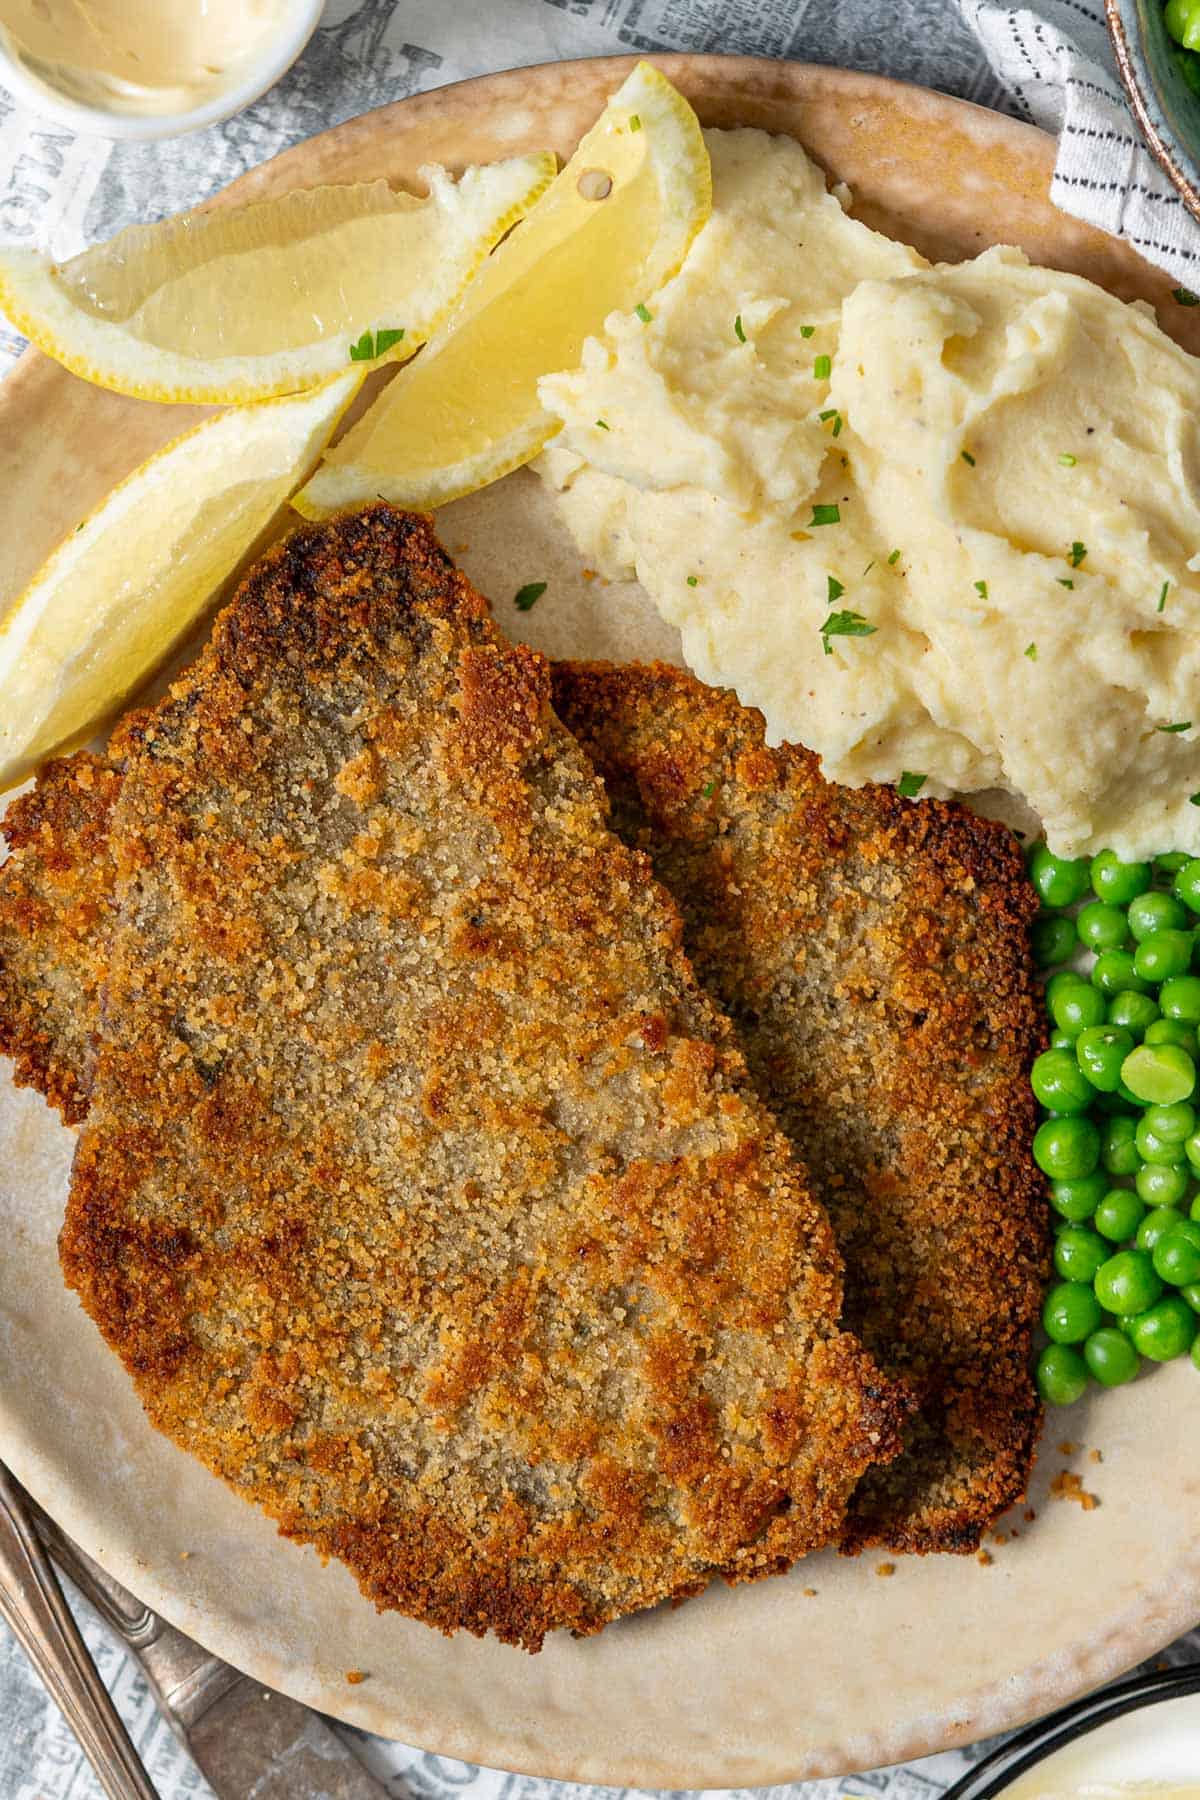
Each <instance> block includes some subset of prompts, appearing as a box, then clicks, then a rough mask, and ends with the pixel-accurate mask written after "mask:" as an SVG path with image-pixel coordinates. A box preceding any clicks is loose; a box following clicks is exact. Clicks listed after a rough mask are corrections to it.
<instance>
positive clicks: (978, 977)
mask: <svg viewBox="0 0 1200 1800" xmlns="http://www.w3.org/2000/svg"><path fill="white" fill-rule="evenodd" d="M554 704H555V707H556V709H557V711H558V713H559V715H560V717H561V718H562V719H563V720H564V722H565V723H566V724H568V725H569V726H570V727H571V729H572V731H573V732H574V733H575V734H576V736H577V737H578V738H579V740H580V742H581V743H582V744H583V746H584V748H585V749H586V750H587V751H588V753H589V754H590V756H591V757H592V759H593V761H594V763H595V765H596V767H597V768H598V769H599V770H600V771H601V773H602V774H603V776H604V778H605V781H606V783H607V785H608V789H609V793H610V796H611V798H612V803H613V824H614V826H615V827H616V829H617V830H618V831H619V833H620V835H621V836H622V837H623V838H624V839H625V841H626V842H627V843H629V844H632V845H637V846H640V847H641V848H643V849H644V850H646V851H647V852H648V853H649V855H650V856H651V858H652V860H653V863H654V868H655V872H656V873H657V874H658V876H659V878H660V880H661V881H662V882H663V883H664V885H665V886H666V887H667V888H669V890H670V891H671V893H672V894H673V895H674V897H675V898H676V900H677V901H678V902H679V905H680V908H681V910H682V912H683V916H684V932H685V944H686V947H687V949H688V951H689V953H690V955H691V957H692V959H693V962H694V965H695V968H696V972H697V974H698V975H699V977H700V979H701V981H702V982H703V983H704V984H705V986H706V987H707V988H708V990H709V992H710V993H711V994H712V995H713V996H714V998H715V999H716V1000H717V1002H718V1003H719V1005H720V1006H721V1007H723V1008H724V1009H725V1010H726V1011H727V1012H728V1014H729V1016H730V1017H731V1018H732V1020H733V1021H734V1024H735V1027H736V1028H737V1031H738V1034H739V1036H740V1039H741V1043H742V1045H743V1048H744V1049H745V1052H746V1057H747V1061H748V1062H749V1065H750V1069H751V1072H752V1074H753V1076H754V1078H755V1080H756V1082H757V1084H758V1088H759V1091H760V1093H761V1094H762V1096H763V1098H764V1099H765V1100H766V1101H767V1103H768V1105H769V1106H770V1107H771V1109H772V1111H773V1112H774V1114H775V1116H776V1117H777V1118H778V1119H779V1121H780V1122H781V1124H782V1125H783V1126H784V1128H785V1130H786V1131H787V1132H788V1134H789V1136H790V1137H791V1139H792V1141H793V1143H794V1144H795V1146H796V1147H797V1149H798V1150H799V1152H800V1154H801V1157H802V1159H803V1160H804V1161H805V1162H806V1164H807V1166H808V1168H809V1169H810V1171H811V1173H812V1177H813V1182H814V1185H815V1187H816V1190H817V1193H818V1195H819V1196H820V1198H821V1199H822V1200H823V1201H824V1203H825V1205H826V1207H827V1208H828V1211H829V1214H830V1217H831V1219H832V1221H833V1225H834V1230H835V1233H836V1235H837V1238H838V1243H839V1246H840V1248H841V1250H842V1253H843V1255H844V1257H845V1260H846V1321H847V1323H848V1324H849V1325H850V1326H851V1328H852V1329H853V1330H855V1331H857V1332H858V1333H859V1334H860V1335H861V1336H862V1338H863V1341H864V1342H865V1343H866V1344H867V1345H868V1347H869V1348H870V1349H871V1350H872V1351H873V1352H874V1353H875V1355H876V1356H877V1357H878V1359H879V1361H880V1362H881V1364H882V1365H883V1367H884V1368H885V1369H887V1370H888V1371H889V1373H893V1374H896V1375H900V1376H903V1377H905V1378H907V1379H908V1380H909V1381H910V1382H912V1384H913V1385H914V1387H915V1389H916V1392H917V1395H918V1400H919V1412H918V1415H917V1417H916V1418H915V1419H914V1420H913V1422H912V1424H911V1425H910V1427H909V1429H908V1432H907V1434H906V1446H907V1451H906V1454H905V1455H904V1456H903V1457H901V1458H900V1459H898V1460H897V1461H895V1462H893V1463H892V1464H890V1465H889V1466H888V1467H886V1468H880V1469H878V1470H874V1471H872V1472H871V1473H870V1474H869V1475H868V1476H867V1477H866V1479H865V1480H864V1482H863V1483H862V1485H861V1487H860V1489H859V1491H858V1493H857V1495H856V1496H855V1500H854V1503H853V1506H852V1511H851V1518H850V1522H849V1526H848V1529H847V1531H846V1534H845V1546H846V1547H847V1548H848V1549H859V1548H861V1547H863V1546H865V1545H868V1544H874V1543H879V1544H886V1545H888V1546H889V1547H891V1548H894V1549H897V1550H916V1551H924V1550H960V1551H963V1550H971V1549H974V1548H976V1547H977V1546H978V1543H979V1540H980V1534H981V1532H982V1531H983V1529H984V1528H985V1527H986V1526H987V1525H988V1524H989V1522H990V1521H991V1520H993V1519H994V1518H995V1517H996V1516H997V1514H999V1513H1000V1512H1001V1511H1003V1510H1004V1508H1005V1507H1007V1506H1008V1505H1009V1504H1010V1503H1011V1502H1012V1501H1013V1500H1015V1499H1017V1498H1018V1497H1019V1495H1020V1494H1021V1493H1022V1492H1023V1491H1024V1487H1025V1484H1026V1480H1027V1477H1028V1473H1029V1468H1030V1463H1031V1459H1032V1455H1033V1449H1034V1444H1035V1440H1036V1436H1037V1431H1038V1427H1039V1416H1040V1415H1039V1409H1038V1404H1037V1399H1036V1395H1035V1392H1034V1389H1033V1386H1032V1383H1031V1380H1030V1375H1029V1358H1030V1344H1031V1333H1032V1329H1033V1325H1034V1322H1035V1319H1036V1316H1037V1311H1038V1304H1039V1296H1040V1290H1041V1284H1042V1277H1043V1272H1044V1266H1045V1262H1046V1224H1045V1217H1046V1209H1045V1201H1044V1198H1043V1197H1042V1191H1041V1185H1042V1184H1041V1182H1040V1180H1039V1179H1038V1177H1037V1174H1036V1171H1035V1169H1034V1166H1033V1163H1032V1160H1031V1157H1030V1150H1029V1145H1030V1139H1031V1136H1032V1132H1033V1126H1034V1105H1033V1099H1032V1096H1031V1093H1030V1090H1029V1083H1028V1072H1029V1067H1030V1063H1031V1061H1032V1059H1033V1057H1034V1055H1035V1054H1036V1053H1037V1050H1038V1049H1039V1048H1040V1047H1041V1033H1042V1029H1043V1027H1042V1024H1041V1018H1040V1009H1039V1008H1038V1006H1037V1005H1036V1002H1035V998H1034V988H1033V982H1032V976H1031V969H1030V963H1029V953H1028V949H1027V926H1028V921H1029V918H1030V916H1031V914H1032V912H1033V910H1034V906H1035V902H1034V898H1033V895H1032V891H1031V889H1030V888H1029V886H1028V883H1027V882H1026V881H1025V879H1024V873H1023V869H1022V864H1021V857H1020V854H1019V850H1018V847H1017V845H1016V843H1015V841H1014V839H1013V838H1012V836H1011V834H1010V833H1009V832H1007V831H1006V830H1005V829H1004V828H1003V827H1001V826H997V825H993V824H989V823H987V822H985V821H983V820H981V819H978V818H976V817H974V816H973V815H972V814H970V813H968V812H966V811H964V810H963V809H961V808H959V807H956V806H947V805H942V804H941V803H938V802H933V801H927V802H922V803H920V804H915V805H914V804H912V803H910V802H907V801H904V800H901V799H900V798H899V797H898V796H897V795H896V794H895V793H894V792H893V791H892V789H890V788H881V787H868V788H859V789H848V788H839V787H833V786H830V785H829V784H828V783H827V782H825V781H824V780H823V779H822V777H821V775H820V773H819V769H818V764H817V760H816V758H815V757H813V756H811V755H810V754H809V753H808V752H806V751H803V750H799V749H793V748H790V747H784V748H782V749H778V750H770V749H767V748H766V747H765V745H764V741H763V723H762V717H761V714H759V713H758V712H755V711H751V710H748V709H746V708H743V707H741V706H739V705H738V703H737V700H736V699H735V697H734V696H733V695H732V694H727V693H720V692H717V691H715V690H713V689H711V688H706V687H704V686H703V685H702V684H701V683H700V682H698V681H696V680H694V679H693V678H692V677H691V676H689V675H687V674H686V673H684V672H683V671H681V670H678V669H674V668H667V667H665V666H657V667H654V668H641V669H630V668H620V669H614V668H610V667H607V666H604V665H595V666H572V665H565V666H559V667H558V668H556V670H555V672H554Z"/></svg>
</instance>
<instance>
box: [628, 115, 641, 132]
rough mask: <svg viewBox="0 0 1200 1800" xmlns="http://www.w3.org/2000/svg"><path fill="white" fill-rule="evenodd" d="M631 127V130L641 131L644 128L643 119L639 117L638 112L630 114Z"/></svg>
mask: <svg viewBox="0 0 1200 1800" xmlns="http://www.w3.org/2000/svg"><path fill="white" fill-rule="evenodd" d="M629 129H630V131H640V130H641V129H642V121H641V120H640V119H639V118H638V116H637V114H636V113H630V115H629Z"/></svg>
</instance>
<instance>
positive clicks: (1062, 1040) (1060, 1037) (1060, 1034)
mask: <svg viewBox="0 0 1200 1800" xmlns="http://www.w3.org/2000/svg"><path fill="white" fill-rule="evenodd" d="M1074 1042H1075V1039H1074V1038H1073V1037H1068V1035H1067V1033H1066V1032H1065V1031H1052V1032H1051V1033H1050V1048H1051V1049H1052V1050H1070V1049H1071V1047H1072V1046H1073V1044H1074Z"/></svg>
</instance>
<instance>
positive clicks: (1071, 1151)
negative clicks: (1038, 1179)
mask: <svg viewBox="0 0 1200 1800" xmlns="http://www.w3.org/2000/svg"><path fill="white" fill-rule="evenodd" d="M1055 1054H1060V1053H1059V1052H1056V1053H1055ZM1114 1123H1115V1121H1114ZM1033 1160H1034V1162H1035V1163H1036V1164H1037V1166H1038V1168H1039V1169H1040V1170H1041V1171H1042V1173H1043V1175H1049V1176H1050V1177H1051V1179H1052V1180H1054V1181H1070V1180H1072V1179H1073V1178H1074V1177H1075V1176H1078V1175H1090V1174H1091V1173H1092V1170H1093V1169H1094V1168H1095V1167H1096V1164H1097V1163H1098V1162H1099V1160H1100V1133H1099V1131H1098V1130H1097V1129H1096V1127H1095V1125H1093V1123H1092V1121H1091V1120H1090V1119H1087V1118H1082V1117H1077V1118H1073V1119H1044V1120H1043V1121H1042V1123H1041V1124H1040V1125H1039V1126H1038V1128H1037V1130H1036V1132H1035V1133H1034V1136H1033Z"/></svg>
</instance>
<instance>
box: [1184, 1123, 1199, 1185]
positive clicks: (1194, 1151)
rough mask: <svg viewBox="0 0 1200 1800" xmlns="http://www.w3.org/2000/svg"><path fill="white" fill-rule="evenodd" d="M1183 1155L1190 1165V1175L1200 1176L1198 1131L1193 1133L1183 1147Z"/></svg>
mask: <svg viewBox="0 0 1200 1800" xmlns="http://www.w3.org/2000/svg"><path fill="white" fill-rule="evenodd" d="M1183 1154H1184V1155H1185V1156H1186V1157H1187V1159H1188V1162H1189V1164H1190V1165H1191V1169H1192V1173H1193V1174H1196V1175H1200V1131H1193V1133H1192V1135H1191V1137H1190V1138H1187V1139H1186V1140H1185V1142H1184V1146H1183Z"/></svg>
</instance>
